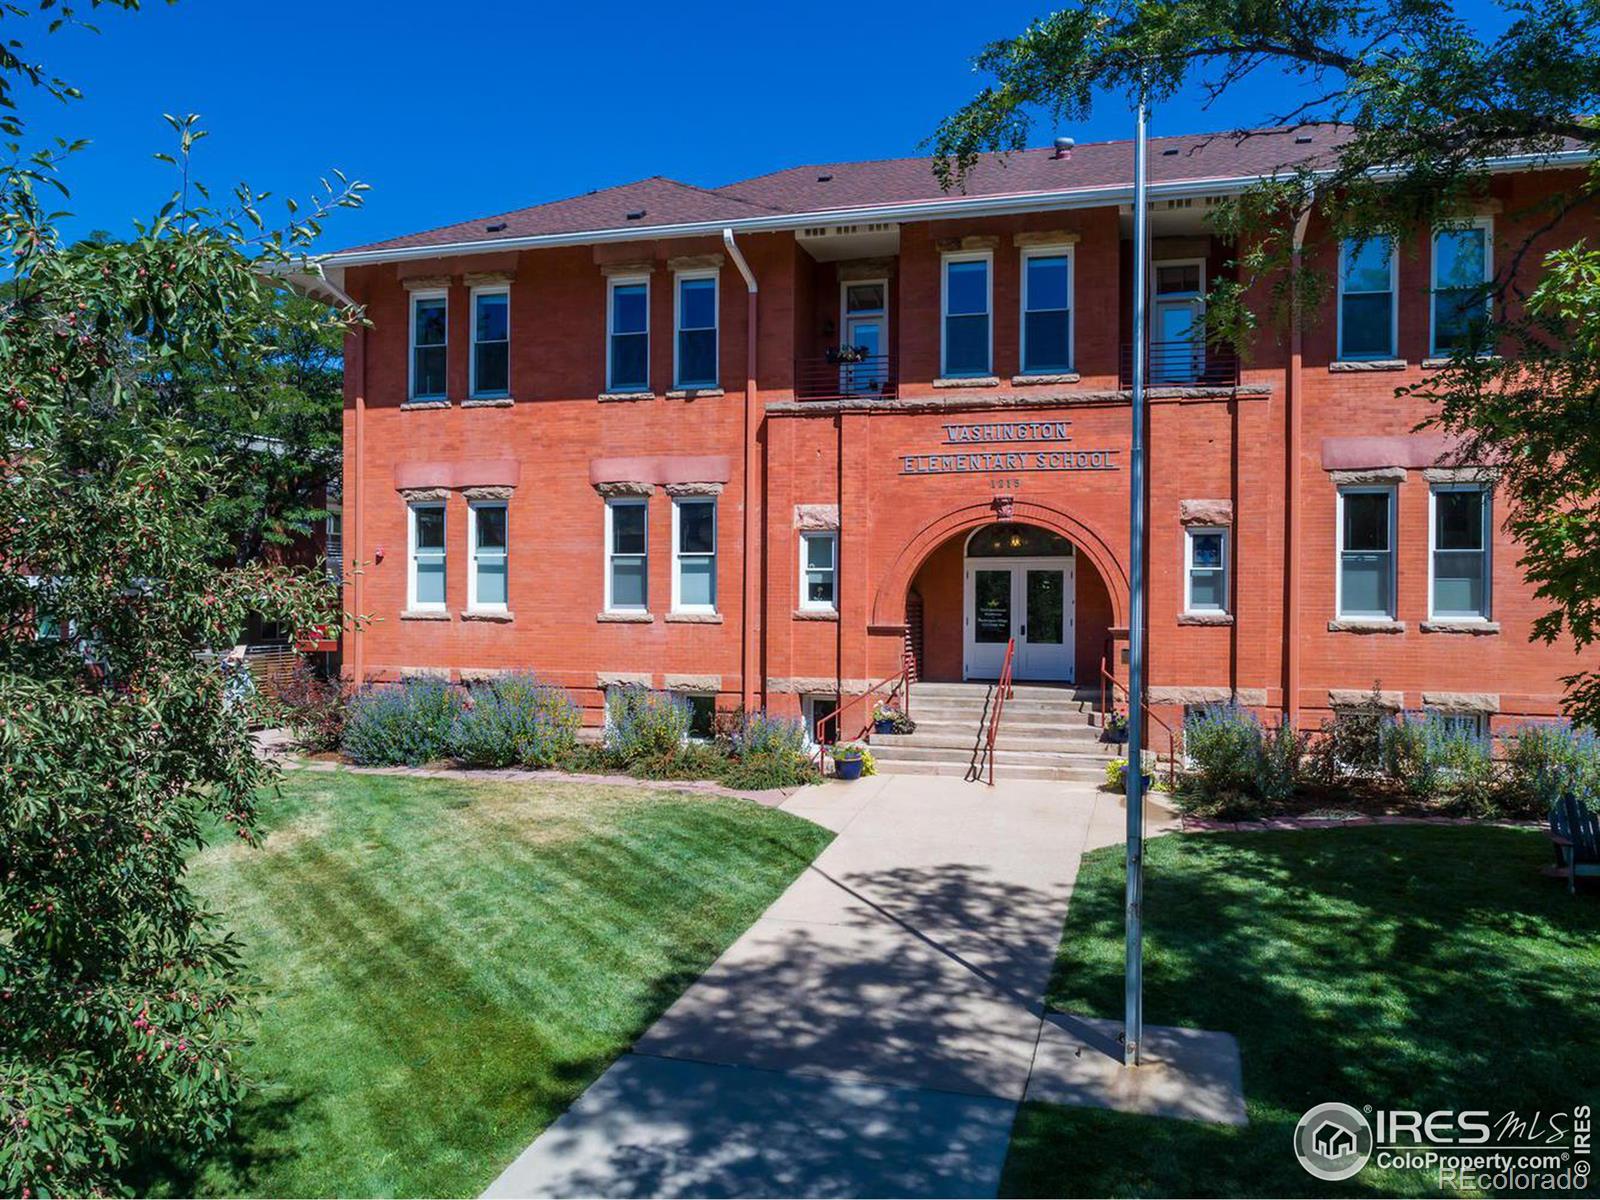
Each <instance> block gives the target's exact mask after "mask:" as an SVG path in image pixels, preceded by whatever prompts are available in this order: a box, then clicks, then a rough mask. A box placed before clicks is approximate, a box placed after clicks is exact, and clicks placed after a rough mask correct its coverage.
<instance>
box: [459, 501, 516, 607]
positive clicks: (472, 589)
mask: <svg viewBox="0 0 1600 1200" xmlns="http://www.w3.org/2000/svg"><path fill="white" fill-rule="evenodd" d="M469 529H470V537H471V539H472V543H471V545H470V546H469V547H468V549H469V550H470V551H471V552H472V574H471V575H470V576H468V578H467V607H468V608H470V609H478V610H483V611H487V612H504V611H505V610H506V549H507V542H506V506H505V505H504V504H503V503H500V502H498V501H496V502H493V503H474V504H473V505H472V520H471V522H470V523H469Z"/></svg>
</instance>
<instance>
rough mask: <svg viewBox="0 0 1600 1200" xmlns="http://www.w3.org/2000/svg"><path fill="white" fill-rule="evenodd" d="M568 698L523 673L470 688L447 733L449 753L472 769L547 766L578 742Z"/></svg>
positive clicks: (579, 720)
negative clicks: (448, 736)
mask: <svg viewBox="0 0 1600 1200" xmlns="http://www.w3.org/2000/svg"><path fill="white" fill-rule="evenodd" d="M582 724H583V717H582V715H581V714H580V713H579V712H578V708H577V705H575V704H573V702H572V697H571V696H569V695H567V693H566V692H565V691H563V690H562V689H561V688H558V687H552V686H550V685H549V684H545V683H541V682H540V681H539V680H538V679H537V678H536V677H535V676H532V675H525V674H511V675H500V676H496V677H495V678H493V679H491V680H489V681H488V682H487V683H483V684H479V685H477V686H475V687H473V688H472V689H471V691H470V693H469V695H468V697H467V701H466V707H465V709H464V710H463V711H462V712H461V713H460V714H459V715H458V716H457V717H456V719H455V724H454V726H453V727H452V729H451V731H450V738H449V749H450V753H451V754H452V755H453V756H454V757H455V758H457V759H459V760H461V762H462V763H464V764H465V765H467V766H471V767H518V766H520V767H550V766H554V765H555V764H556V763H558V762H560V761H562V760H563V759H564V758H565V757H566V756H567V755H568V754H570V753H571V751H572V749H573V747H574V746H576V745H577V743H578V728H579V726H581V725H582Z"/></svg>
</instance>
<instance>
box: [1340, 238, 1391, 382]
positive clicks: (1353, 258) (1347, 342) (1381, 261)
mask: <svg viewBox="0 0 1600 1200" xmlns="http://www.w3.org/2000/svg"><path fill="white" fill-rule="evenodd" d="M1395 311H1396V309H1395V302H1394V243H1393V241H1391V240H1390V239H1389V238H1386V237H1370V238H1361V239H1357V238H1350V239H1347V240H1346V241H1345V242H1344V243H1343V244H1342V245H1341V246H1340V247H1339V357H1340V358H1342V359H1362V358H1367V359H1371V358H1393V357H1394V356H1395Z"/></svg>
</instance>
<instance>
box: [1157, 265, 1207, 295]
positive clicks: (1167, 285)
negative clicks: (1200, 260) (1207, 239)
mask: <svg viewBox="0 0 1600 1200" xmlns="http://www.w3.org/2000/svg"><path fill="white" fill-rule="evenodd" d="M1199 290H1200V268H1199V266H1198V265H1197V264H1195V263H1189V264H1187V265H1186V266H1181V267H1157V268H1156V294H1157V295H1167V294H1171V293H1183V292H1198V291H1199Z"/></svg>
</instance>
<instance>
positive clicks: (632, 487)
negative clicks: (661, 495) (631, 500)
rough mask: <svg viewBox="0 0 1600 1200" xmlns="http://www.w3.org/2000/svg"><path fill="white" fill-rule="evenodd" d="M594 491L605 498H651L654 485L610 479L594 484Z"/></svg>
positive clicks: (654, 488) (654, 490)
mask: <svg viewBox="0 0 1600 1200" xmlns="http://www.w3.org/2000/svg"><path fill="white" fill-rule="evenodd" d="M594 490H595V491H597V492H599V493H600V494H601V495H602V496H607V497H610V496H653V495H655V494H656V485H655V484H653V483H646V482H644V480H642V479H612V480H608V481H606V482H605V483H597V484H595V485H594Z"/></svg>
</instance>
